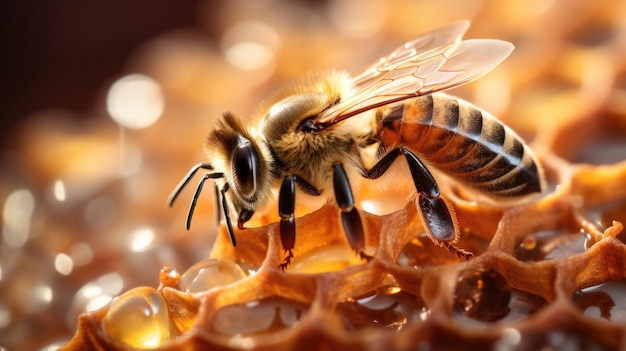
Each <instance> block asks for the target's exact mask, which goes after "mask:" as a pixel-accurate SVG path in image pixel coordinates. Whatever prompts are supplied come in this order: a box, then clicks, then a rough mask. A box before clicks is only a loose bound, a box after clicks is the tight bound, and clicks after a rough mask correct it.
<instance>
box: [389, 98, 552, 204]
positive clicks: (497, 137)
mask: <svg viewBox="0 0 626 351" xmlns="http://www.w3.org/2000/svg"><path fill="white" fill-rule="evenodd" d="M378 112H379V113H378V118H379V126H380V127H381V128H382V129H381V130H380V134H379V137H380V139H381V142H382V144H383V146H384V147H385V148H387V149H391V148H394V147H397V146H400V145H402V146H404V147H406V148H409V149H411V150H413V151H414V152H416V153H417V154H418V155H419V157H420V158H421V159H422V160H424V161H426V162H427V163H429V164H431V165H432V166H434V167H436V168H437V169H439V170H442V171H444V172H445V173H446V174H448V175H450V176H451V177H453V178H455V179H457V180H458V181H460V182H461V183H463V184H466V185H468V186H470V187H473V188H475V189H478V190H480V191H483V192H486V193H489V194H491V195H495V196H502V197H515V196H523V195H527V194H531V193H534V192H541V191H542V186H543V178H542V177H543V175H542V172H541V170H540V168H539V167H540V166H539V164H538V163H537V160H536V159H535V156H534V155H533V153H532V151H531V150H530V148H529V147H528V146H527V145H526V144H525V143H524V142H523V141H522V140H521V138H520V137H519V136H518V135H517V134H516V133H515V132H513V131H512V130H511V129H510V128H508V127H507V126H505V125H503V124H502V123H501V122H500V121H498V120H497V119H496V118H495V117H493V116H491V115H490V114H488V113H486V112H484V111H481V110H479V109H478V108H476V107H474V106H473V105H471V104H469V103H468V102H466V101H463V100H461V99H457V98H454V97H451V96H449V95H446V94H443V93H434V94H430V95H425V96H419V97H416V98H412V99H410V100H406V101H404V102H402V103H396V104H391V105H388V106H384V107H381V108H380V109H379V111H378Z"/></svg>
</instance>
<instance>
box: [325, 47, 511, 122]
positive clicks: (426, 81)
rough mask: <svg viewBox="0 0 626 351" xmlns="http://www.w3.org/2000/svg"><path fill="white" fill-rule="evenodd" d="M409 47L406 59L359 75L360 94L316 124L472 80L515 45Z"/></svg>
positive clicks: (336, 107) (337, 106) (328, 113)
mask: <svg viewBox="0 0 626 351" xmlns="http://www.w3.org/2000/svg"><path fill="white" fill-rule="evenodd" d="M427 46H428V45H427ZM407 50H408V52H407V53H405V54H402V53H400V54H399V55H397V57H400V56H403V58H402V59H397V60H392V61H393V62H389V63H386V64H381V65H378V64H376V65H373V66H372V67H374V68H375V70H376V71H377V72H378V73H367V72H366V73H364V74H360V75H358V76H357V78H358V79H357V81H356V83H357V85H356V89H357V90H356V93H355V94H354V95H353V96H351V97H349V98H347V99H345V100H343V101H341V102H340V103H338V104H337V105H334V106H332V107H331V108H329V109H327V110H326V111H324V112H323V113H322V114H320V115H319V116H318V117H317V118H316V120H315V124H316V125H318V126H320V127H321V128H324V127H326V126H328V125H331V124H334V123H337V122H339V121H342V120H344V119H346V118H349V117H352V116H354V115H357V114H359V113H362V112H365V111H367V110H370V109H373V108H376V107H379V106H382V105H386V104H389V103H392V102H396V101H401V100H404V99H408V98H411V97H415V96H420V95H426V94H430V93H433V92H435V91H441V90H445V89H450V88H452V87H456V86H459V85H462V84H465V83H468V82H470V81H472V80H474V79H476V78H478V77H480V76H482V75H484V74H485V73H487V72H489V71H491V70H492V69H493V68H494V67H496V66H497V65H498V64H500V63H501V62H502V61H503V60H504V59H505V58H506V57H507V56H509V54H510V53H511V51H513V44H511V43H509V42H506V41H501V40H496V39H470V40H464V41H460V42H455V43H451V44H447V45H443V46H439V47H435V48H432V49H429V50H426V51H423V52H416V51H415V50H413V49H411V48H407Z"/></svg>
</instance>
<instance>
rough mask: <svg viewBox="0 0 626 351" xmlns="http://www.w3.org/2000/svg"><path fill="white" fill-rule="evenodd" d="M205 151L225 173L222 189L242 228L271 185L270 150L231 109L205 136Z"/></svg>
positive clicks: (268, 191)
mask: <svg viewBox="0 0 626 351" xmlns="http://www.w3.org/2000/svg"><path fill="white" fill-rule="evenodd" d="M206 152H207V154H208V156H209V158H210V159H211V160H212V161H213V165H214V167H215V169H216V170H222V172H223V174H224V178H223V184H219V183H218V186H220V188H221V189H227V190H226V194H227V196H228V199H229V200H230V203H231V204H232V205H233V207H234V208H235V210H236V211H237V213H238V216H239V217H238V226H239V228H240V229H241V228H243V225H244V224H245V222H247V221H248V220H249V219H250V218H251V217H252V215H253V214H254V211H255V210H256V209H257V208H258V207H259V206H260V205H261V204H263V203H264V202H265V199H266V197H267V196H268V195H269V193H270V187H271V179H272V176H271V167H272V159H271V154H270V152H269V149H268V147H267V145H266V144H265V141H263V140H262V139H261V138H258V137H255V136H253V134H252V133H250V131H248V130H247V129H245V128H244V127H243V124H242V123H241V121H240V120H239V119H238V118H237V117H235V116H234V115H233V114H232V113H230V112H226V113H224V116H223V119H222V120H221V121H219V122H218V124H217V126H216V127H215V129H214V130H213V132H212V133H211V134H210V135H209V138H208V140H207V147H206Z"/></svg>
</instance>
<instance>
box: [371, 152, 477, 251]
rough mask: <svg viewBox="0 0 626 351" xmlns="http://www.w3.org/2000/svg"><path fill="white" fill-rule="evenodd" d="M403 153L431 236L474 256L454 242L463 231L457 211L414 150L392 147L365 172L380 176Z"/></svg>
mask: <svg viewBox="0 0 626 351" xmlns="http://www.w3.org/2000/svg"><path fill="white" fill-rule="evenodd" d="M400 155H404V157H405V158H406V161H407V163H408V165H409V170H410V172H411V177H412V178H413V183H414V184H415V189H416V190H417V192H418V194H419V195H418V203H419V209H420V214H421V216H422V221H423V223H424V228H425V229H426V233H427V234H428V237H429V238H430V239H431V240H432V241H433V242H434V243H435V244H437V245H439V246H443V247H445V248H447V249H448V250H450V251H451V252H452V253H454V254H456V255H457V256H459V257H462V258H464V259H470V258H472V257H474V255H473V254H472V253H471V252H468V251H466V250H463V249H461V248H458V247H456V246H454V245H453V243H454V242H455V241H456V240H457V239H458V237H459V232H460V230H459V226H458V223H457V219H456V214H455V213H454V210H451V209H452V207H448V205H446V203H445V201H444V200H443V198H441V192H440V190H439V186H438V185H437V181H435V178H434V177H433V176H432V174H431V173H430V171H429V170H428V168H426V166H425V165H424V163H422V161H421V160H420V159H419V158H418V157H417V156H415V154H413V153H412V152H411V151H410V150H407V149H405V148H403V147H398V148H396V149H393V150H391V151H389V152H388V153H387V154H386V155H385V156H384V157H383V158H382V159H380V160H379V161H378V163H376V164H375V165H374V166H373V167H372V168H371V169H370V170H365V171H363V176H364V177H366V178H370V179H376V178H378V177H380V176H381V175H383V174H384V173H385V172H386V171H387V169H389V167H390V166H391V165H392V164H393V162H394V161H395V159H396V158H397V157H398V156H400Z"/></svg>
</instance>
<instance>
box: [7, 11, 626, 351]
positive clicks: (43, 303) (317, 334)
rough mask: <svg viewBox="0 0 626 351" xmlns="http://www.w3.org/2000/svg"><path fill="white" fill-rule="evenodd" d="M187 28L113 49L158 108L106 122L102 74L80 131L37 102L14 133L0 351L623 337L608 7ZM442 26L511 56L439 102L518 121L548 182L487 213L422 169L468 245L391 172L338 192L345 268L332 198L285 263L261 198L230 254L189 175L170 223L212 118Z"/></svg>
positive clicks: (624, 285) (299, 16) (302, 213)
mask: <svg viewBox="0 0 626 351" xmlns="http://www.w3.org/2000/svg"><path fill="white" fill-rule="evenodd" d="M198 18H200V21H199V24H198V26H197V28H193V29H185V30H177V31H172V32H167V33H163V34H162V35H161V36H159V37H157V38H155V39H153V40H151V41H149V42H147V43H145V44H143V45H142V47H141V48H140V49H138V50H137V51H136V52H135V53H134V54H133V55H132V56H131V57H130V58H129V60H128V69H127V71H128V75H126V76H125V78H128V77H130V78H132V79H135V80H138V79H139V78H138V77H139V76H138V75H137V74H136V73H140V74H141V77H140V78H141V81H142V82H144V83H145V82H146V81H148V82H152V83H154V82H158V87H159V89H158V92H159V94H160V95H161V98H162V100H163V101H165V107H164V108H163V109H162V111H161V112H160V113H161V114H162V115H161V116H160V118H159V120H158V121H156V122H154V125H152V126H150V127H149V128H148V127H147V126H129V125H125V127H120V126H119V125H120V124H122V125H124V123H123V122H119V121H117V120H115V121H111V118H109V115H115V113H114V112H113V111H112V109H111V108H110V107H108V108H106V107H105V106H104V104H105V103H104V100H105V99H108V100H107V101H110V100H112V98H111V95H112V93H111V91H113V87H114V86H116V84H117V83H118V82H121V81H123V79H120V80H118V81H116V83H115V84H112V85H111V87H109V93H108V94H109V95H108V96H107V97H106V98H105V97H102V100H103V103H102V106H96V107H94V109H93V111H92V112H89V114H90V117H91V118H90V120H89V122H80V123H78V125H77V123H76V122H75V119H72V117H71V116H72V115H73V114H75V112H72V111H43V112H41V113H40V114H37V115H35V116H31V117H29V118H28V119H26V120H25V121H24V122H23V125H22V126H20V128H19V129H18V130H17V131H16V136H15V141H14V144H13V150H14V152H13V153H5V156H3V159H2V160H1V162H2V164H3V169H6V170H7V172H3V173H4V174H2V175H0V177H2V182H1V183H0V184H1V188H0V191H1V192H0V195H2V196H3V198H4V199H5V201H4V217H3V239H4V241H3V243H2V245H3V246H2V256H1V257H0V287H1V289H0V346H2V347H6V348H8V349H40V350H53V349H59V348H60V349H63V350H94V349H95V350H131V349H156V350H181V349H184V350H196V349H216V350H242V349H246V350H293V349H303V350H345V349H365V350H370V349H371V350H415V349H419V350H467V349H478V350H489V349H493V350H539V349H542V350H617V349H626V245H625V244H624V239H625V236H624V231H623V224H622V223H624V222H626V186H625V184H626V104H625V101H626V64H625V62H626V60H625V58H626V44H624V43H625V41H624V37H625V36H626V27H625V25H624V23H625V22H624V20H625V19H626V6H625V5H623V4H621V3H617V2H612V1H591V0H589V1H583V0H578V1H572V2H545V1H530V2H528V1H524V2H522V1H519V2H517V1H513V2H498V1H478V2H468V3H467V4H463V5H461V4H459V3H457V2H452V1H447V0H443V1H442V0H439V1H421V2H404V1H387V2H368V6H362V3H360V2H358V1H346V2H324V3H320V4H309V3H308V2H283V1H265V2H260V3H258V4H254V5H253V4H251V3H247V2H238V1H232V2H225V3H224V4H222V5H220V6H217V5H208V3H207V4H206V5H205V6H204V7H199V8H198ZM465 18H466V19H470V20H471V21H472V26H471V27H470V30H469V31H468V33H467V34H466V36H465V38H480V37H482V38H498V39H503V40H507V41H510V42H512V43H514V44H515V45H516V50H515V51H514V53H513V54H512V56H511V57H510V58H509V59H507V60H506V61H505V62H504V63H503V64H501V65H500V66H499V67H498V68H497V69H495V70H494V71H492V72H491V73H489V74H488V75H486V76H485V77H483V78H481V79H480V80H478V81H476V82H473V83H471V84H468V85H466V86H463V87H461V88H458V89H455V90H454V91H452V92H451V93H452V94H454V95H458V96H461V97H463V98H465V99H466V100H468V101H471V102H473V103H475V104H476V105H478V106H480V107H481V108H484V109H485V110H488V111H490V112H492V113H493V114H494V115H496V116H498V117H499V118H500V119H501V120H503V121H504V122H505V123H506V124H507V125H509V126H510V127H512V128H513V129H514V130H516V131H517V132H518V133H519V134H520V135H523V136H524V138H525V139H526V140H527V141H528V142H529V144H530V146H531V147H532V149H533V150H534V151H535V152H536V154H537V157H538V159H539V161H540V163H541V164H542V166H543V168H544V171H545V175H546V179H547V182H548V190H547V191H546V192H545V193H544V194H542V195H541V196H539V197H535V198H532V199H529V200H527V201H524V202H520V203H514V204H500V203H494V202H488V201H483V200H482V199H477V198H476V197H475V194H474V193H471V192H469V191H467V190H466V189H464V188H463V187H461V186H458V185H455V184H452V183H448V182H446V179H445V176H443V177H441V178H438V181H439V183H440V186H441V187H442V192H443V194H444V195H445V197H446V199H447V200H448V201H449V202H450V203H451V204H452V205H453V207H454V209H455V212H456V215H457V217H458V221H459V225H460V227H461V231H462V232H461V238H460V240H459V242H458V243H457V244H456V245H457V246H459V247H461V248H463V249H466V250H468V251H471V252H473V253H474V255H475V258H473V259H471V260H468V261H465V260H462V259H460V258H459V257H457V256H455V255H454V254H452V253H450V252H449V251H447V250H446V249H443V248H440V247H438V246H436V245H435V244H433V243H432V242H431V241H430V240H429V239H428V237H427V235H426V234H425V232H424V228H423V226H422V223H421V220H420V217H419V215H418V213H417V212H416V209H415V204H414V202H413V198H412V197H411V196H410V195H411V187H410V186H408V185H410V184H408V185H407V186H406V187H405V186H403V185H402V184H400V185H398V186H397V187H394V188H393V189H389V190H385V191H378V190H377V189H375V187H364V188H365V189H364V190H363V191H361V192H359V193H358V194H356V197H357V200H358V201H361V202H359V203H358V207H359V208H360V213H361V217H362V219H363V221H364V224H365V228H366V241H367V243H366V251H367V253H369V254H372V255H373V258H372V259H371V260H369V261H364V260H362V259H360V257H358V255H357V254H355V253H354V252H353V251H351V249H350V246H349V244H348V242H347V239H346V238H345V235H344V234H343V230H342V227H341V223H340V221H339V216H338V209H337V208H336V207H335V206H334V205H332V204H326V205H323V206H321V207H319V206H314V205H313V204H304V203H303V204H300V203H299V204H298V206H299V207H298V208H297V230H298V236H297V239H296V246H295V250H294V256H295V257H294V260H293V263H292V264H291V266H290V267H289V268H288V269H287V270H286V271H285V272H283V271H282V270H281V269H280V268H278V265H279V264H280V263H281V262H282V260H283V255H284V253H283V250H282V247H281V244H280V235H279V232H278V224H277V221H278V217H277V214H276V203H275V201H274V202H271V203H268V204H267V206H266V207H267V209H266V213H265V214H262V215H259V216H255V217H254V218H253V220H251V221H250V222H249V223H248V227H249V228H247V229H245V230H238V229H236V230H235V232H236V235H237V239H238V243H237V246H236V247H233V246H232V244H231V241H230V238H229V236H228V233H227V231H226V229H225V227H224V226H223V225H219V224H218V223H217V222H216V217H217V215H216V208H215V206H214V200H213V199H211V198H212V196H213V194H210V192H211V190H210V189H207V191H206V193H207V194H204V193H203V195H202V197H201V200H200V202H199V204H198V207H197V209H196V214H195V216H194V222H193V224H192V227H191V230H190V231H189V232H187V231H185V229H184V220H185V216H186V211H187V206H186V204H183V202H184V200H186V199H185V198H187V199H191V196H192V193H193V191H192V190H190V189H187V190H186V191H185V192H184V193H183V194H182V195H181V199H179V200H177V201H178V202H177V203H176V204H175V206H174V207H173V208H172V209H169V210H168V209H167V208H166V207H165V205H164V204H165V201H166V199H167V196H168V194H169V192H170V191H171V190H172V189H173V187H174V185H175V184H176V183H177V182H178V180H179V179H180V177H181V176H182V175H183V174H184V172H185V171H186V170H187V169H188V168H189V166H190V165H192V164H194V163H197V162H205V159H204V158H203V153H202V142H203V140H204V139H205V137H206V134H207V133H208V131H209V130H210V129H211V127H212V125H213V123H214V121H215V119H216V118H217V117H219V116H220V115H221V112H222V110H224V109H233V110H235V109H236V113H237V114H239V115H245V114H246V113H248V114H250V113H251V112H252V111H253V109H254V107H255V105H256V104H257V103H258V102H259V101H261V100H262V99H263V97H265V96H267V95H268V94H269V93H271V91H273V90H275V89H276V88H277V87H280V86H282V85H284V84H285V83H287V82H289V81H293V80H294V79H296V78H297V77H298V76H300V75H302V74H304V73H306V72H308V71H309V70H311V69H314V70H318V69H326V68H345V69H347V70H349V71H350V72H352V73H357V72H358V70H359V69H360V68H363V67H366V66H367V65H368V64H369V63H371V62H374V60H376V59H377V58H378V57H380V56H382V55H384V54H386V53H387V52H389V51H390V50H391V49H393V48H394V47H396V46H397V45H398V44H400V43H402V42H404V41H406V40H408V39H410V38H412V37H415V36H416V35H419V34H420V33H423V32H425V31H427V30H429V29H432V28H436V27H440V26H442V25H445V24H448V23H451V22H453V21H457V20H460V19H465ZM216 33H219V34H216ZM220 40H221V41H220ZM238 50H244V51H243V52H244V53H247V54H245V55H243V56H242V54H241V52H239V51H238ZM245 50H252V51H245ZM251 53H254V55H252V54H251ZM247 56H254V57H256V58H257V59H256V60H246V57H247ZM146 77H150V78H151V79H146ZM132 79H131V80H132ZM157 95H158V94H157ZM154 105H159V103H157V102H152V103H151V104H150V106H152V107H154ZM114 119H115V117H114ZM51 153H52V154H54V155H56V157H55V158H50V157H49V155H50V154H51ZM16 155H18V156H19V157H16ZM206 187H207V188H210V187H209V186H206ZM24 233H26V234H24ZM20 235H21V236H20ZM0 349H1V347H0Z"/></svg>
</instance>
